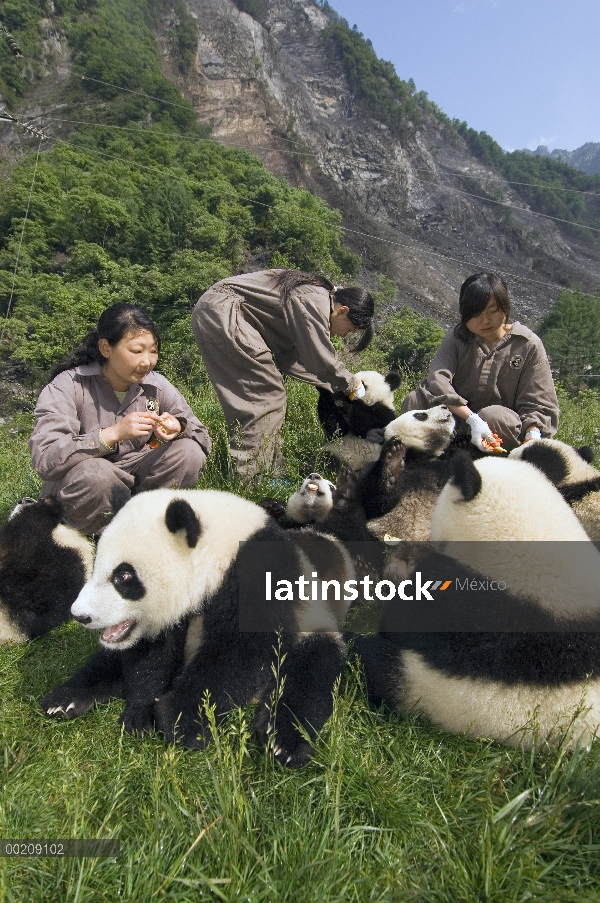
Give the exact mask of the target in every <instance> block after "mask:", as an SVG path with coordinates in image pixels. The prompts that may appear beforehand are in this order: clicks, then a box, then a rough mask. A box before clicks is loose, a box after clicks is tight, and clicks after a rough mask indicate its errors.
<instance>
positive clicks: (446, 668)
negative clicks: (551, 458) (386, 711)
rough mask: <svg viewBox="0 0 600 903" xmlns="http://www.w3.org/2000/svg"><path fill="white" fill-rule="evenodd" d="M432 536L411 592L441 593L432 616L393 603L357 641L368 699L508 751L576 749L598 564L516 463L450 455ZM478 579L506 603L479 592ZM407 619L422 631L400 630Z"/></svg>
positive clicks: (594, 653) (592, 703) (592, 706)
mask: <svg viewBox="0 0 600 903" xmlns="http://www.w3.org/2000/svg"><path fill="white" fill-rule="evenodd" d="M431 536H432V540H435V541H438V542H440V543H441V544H442V545H441V548H440V549H439V551H436V552H431V553H429V554H427V553H426V554H425V556H424V557H423V559H422V560H421V561H419V562H418V564H417V565H416V568H415V571H414V572H413V573H412V574H411V580H412V581H413V584H410V585H411V586H413V585H414V584H415V583H417V582H418V581H421V583H422V581H425V580H426V578H427V579H430V578H432V584H433V581H435V582H437V581H439V583H438V590H437V592H435V593H433V599H434V602H433V604H430V605H428V602H427V600H426V598H425V601H423V600H421V601H419V602H417V601H413V602H411V603H410V605H409V606H408V607H406V606H404V607H402V605H401V601H400V599H399V598H398V597H397V595H396V596H395V597H394V599H393V600H392V601H389V602H387V603H386V604H385V608H384V612H383V615H382V619H381V628H380V634H379V635H378V636H375V637H357V638H355V642H354V650H355V651H356V652H357V653H358V654H359V657H360V658H361V660H362V664H363V666H364V671H365V677H366V684H367V690H368V693H369V697H370V698H371V700H372V701H374V702H375V703H381V702H385V703H386V704H387V705H389V706H390V707H391V708H393V709H395V710H397V711H399V712H411V711H415V712H420V713H423V714H425V715H427V716H428V717H429V718H430V719H431V720H432V721H434V722H435V723H436V724H438V725H439V726H440V727H442V728H444V729H446V730H449V731H453V732H455V733H467V734H469V735H471V736H474V737H491V738H494V739H496V740H499V741H501V742H506V743H509V744H513V745H516V744H521V743H523V744H524V745H530V744H531V742H532V740H533V739H534V738H536V737H539V738H541V739H545V738H548V739H549V740H554V741H557V740H559V738H560V737H561V736H562V733H563V732H564V731H565V730H567V729H568V728H569V727H571V730H570V732H569V739H568V743H569V745H571V746H573V745H574V743H575V742H576V741H577V738H578V737H579V735H583V737H584V738H585V739H586V740H588V739H589V738H590V737H591V736H592V735H593V734H594V733H595V731H596V730H597V729H598V728H599V727H600V633H599V632H598V631H599V630H600V579H599V578H600V552H598V551H597V549H596V548H595V546H594V544H593V543H591V542H590V541H589V539H588V537H587V536H586V534H585V532H584V530H583V528H582V527H581V525H580V524H579V522H578V521H577V519H576V517H575V515H574V514H573V512H572V511H571V510H570V508H569V506H568V505H567V504H566V503H565V502H564V501H563V499H562V498H561V496H560V495H559V493H558V492H557V491H556V489H555V488H554V486H552V484H551V483H550V482H549V481H548V480H547V479H546V477H544V476H543V474H541V473H540V472H539V471H538V470H536V468H534V467H532V466H531V465H530V464H527V463H525V462H523V461H518V460H497V459H490V458H487V459H482V460H479V461H477V462H475V463H474V462H473V461H472V460H471V458H470V457H468V456H467V455H457V457H456V458H455V459H454V463H453V477H452V480H451V481H450V482H449V483H448V484H447V485H446V486H445V488H444V489H443V491H442V493H441V495H440V498H439V501H438V503H437V505H436V507H435V511H434V516H433V520H432V530H431ZM481 540H493V541H491V542H481ZM532 544H535V545H532ZM457 579H458V580H460V581H461V583H460V584H459V585H458V587H457V585H456V580H457ZM465 579H466V580H468V587H469V590H470V591H471V595H469V592H466V591H465V589H464V588H465ZM442 581H444V582H443V583H442ZM490 581H492V582H495V586H496V590H501V589H502V587H501V586H500V582H501V581H505V583H506V586H505V590H506V591H497V592H494V591H493V590H494V587H493V586H492V591H486V592H485V593H484V591H483V590H484V589H485V588H486V587H487V588H488V590H489V585H490ZM432 584H430V586H432ZM440 584H441V586H442V588H444V589H446V592H442V591H440V589H439V586H440ZM444 584H447V586H446V587H445V586H444ZM407 588H408V585H407ZM482 588H483V589H482ZM446 593H447V594H446ZM415 613H417V614H419V616H421V615H423V616H427V617H430V618H431V620H430V621H429V629H425V628H426V625H427V622H426V620H419V621H418V629H412V627H409V628H407V625H410V624H413V625H414V623H415V622H414V619H413V620H412V621H411V618H412V617H413V616H414V615H415ZM444 618H446V620H444ZM465 618H466V620H465ZM457 624H458V625H459V627H458V629H457ZM525 624H527V625H531V624H533V625H534V627H533V628H531V629H528V631H527V632H526V631H524V630H523V631H521V632H519V625H521V626H523V625H525ZM461 625H462V626H461ZM498 628H500V629H498Z"/></svg>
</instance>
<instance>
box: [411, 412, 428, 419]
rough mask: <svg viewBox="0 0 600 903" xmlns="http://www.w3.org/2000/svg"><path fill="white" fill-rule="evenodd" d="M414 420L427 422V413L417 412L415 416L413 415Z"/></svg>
mask: <svg viewBox="0 0 600 903" xmlns="http://www.w3.org/2000/svg"><path fill="white" fill-rule="evenodd" d="M413 417H414V418H415V420H427V417H428V414H427V411H417V413H416V414H413Z"/></svg>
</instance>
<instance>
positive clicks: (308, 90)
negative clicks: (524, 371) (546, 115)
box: [160, 0, 600, 321]
mask: <svg viewBox="0 0 600 903" xmlns="http://www.w3.org/2000/svg"><path fill="white" fill-rule="evenodd" d="M252 2H253V3H254V10H255V15H259V18H260V19H261V21H260V22H259V21H258V20H257V18H254V17H253V16H251V15H249V14H248V13H246V12H244V11H242V10H240V9H238V6H244V2H242V0H239V2H238V4H237V5H236V3H234V2H232V0H186V3H185V7H186V9H187V13H188V15H189V16H190V17H191V18H192V19H193V21H194V23H195V25H196V27H197V29H198V48H197V54H196V57H195V59H194V61H193V65H192V66H191V68H190V70H189V72H188V74H186V75H183V74H182V73H181V71H180V69H179V68H178V64H177V55H176V52H174V51H175V49H174V44H173V40H172V37H171V35H170V31H171V30H172V23H173V21H174V20H175V21H177V16H176V15H175V16H174V14H173V12H172V11H169V12H167V13H166V14H165V15H164V16H163V19H162V29H161V33H160V40H161V47H162V51H163V58H164V65H165V71H166V72H168V73H169V75H170V76H171V77H172V78H174V79H176V80H177V81H178V83H179V84H180V86H181V88H182V90H183V91H184V93H185V94H186V95H187V96H189V97H190V98H191V99H192V101H193V104H194V107H195V109H196V111H197V114H198V117H199V119H200V120H201V121H202V122H206V123H208V124H210V126H211V127H212V130H213V135H214V136H215V137H218V138H219V139H220V140H222V141H224V142H227V143H231V144H246V145H250V146H251V147H252V149H253V152H254V153H257V154H258V155H260V156H261V157H262V159H264V161H265V164H266V165H267V166H268V167H269V168H270V169H272V170H273V171H274V172H277V173H281V174H283V175H285V176H286V177H287V178H289V179H291V180H292V181H294V182H295V183H296V184H301V185H304V186H306V187H308V188H309V189H310V190H314V191H317V192H319V193H320V194H322V196H324V197H325V198H326V199H327V200H328V201H330V202H331V203H333V204H334V205H336V206H338V207H339V208H340V209H341V210H342V212H343V214H344V219H343V222H344V225H345V226H346V227H347V229H348V230H354V231H347V233H346V235H347V239H348V241H349V243H350V244H351V246H352V247H353V248H354V250H356V251H358V252H359V253H360V254H361V256H362V258H363V261H364V264H365V265H366V266H367V267H372V266H379V267H381V266H383V267H385V268H386V269H387V271H388V272H389V273H390V275H392V276H393V277H394V279H395V280H396V282H397V284H398V286H399V289H400V299H401V300H403V301H406V302H408V303H410V304H412V305H413V306H416V307H418V308H420V309H423V310H427V311H428V312H435V313H436V315H437V316H438V318H439V319H441V320H442V321H444V320H448V319H452V317H453V316H454V314H453V312H452V310H453V309H454V308H455V304H456V289H457V287H458V285H459V284H460V282H461V280H462V279H463V278H464V277H465V276H466V275H467V274H468V273H470V272H473V271H476V270H478V269H483V268H486V267H489V268H494V269H497V270H499V271H500V272H502V273H506V274H514V276H513V275H508V276H507V278H508V280H509V282H510V284H511V287H512V289H513V294H514V296H515V297H516V298H517V299H518V300H519V302H520V303H521V310H522V312H523V313H524V314H525V315H527V316H529V317H530V318H533V319H535V318H537V317H539V316H540V315H541V314H542V313H543V312H545V311H546V310H547V309H548V307H549V304H550V303H551V300H552V299H553V298H555V297H556V293H557V291H558V287H559V286H561V285H565V284H571V283H573V282H578V283H580V284H582V285H583V286H584V287H588V288H592V287H593V286H595V285H597V284H598V282H600V265H599V262H598V254H597V247H598V246H597V244H596V242H595V236H596V235H598V234H600V233H593V237H592V233H591V232H588V234H587V236H581V235H576V234H572V233H573V231H574V230H572V232H571V234H567V233H566V232H565V231H564V229H563V228H561V227H560V226H559V225H558V224H555V223H553V221H552V220H550V219H544V218H541V217H535V216H533V215H532V214H531V213H529V212H527V210H521V209H516V208H524V207H526V203H525V202H524V200H523V198H522V197H521V196H520V195H519V194H518V193H517V190H516V188H517V186H511V185H509V184H508V182H506V181H505V179H504V178H503V177H502V176H501V174H500V173H499V171H498V168H497V167H496V166H494V165H489V164H486V163H484V162H482V160H481V159H480V158H478V157H477V156H475V154H474V153H473V152H472V151H471V150H470V149H469V145H468V143H467V141H466V140H465V139H464V138H463V137H462V136H461V134H460V133H459V131H457V129H456V128H455V127H453V124H451V123H450V122H449V120H448V119H447V118H446V117H444V116H443V115H439V111H437V113H436V108H435V106H434V105H432V104H428V103H427V102H426V100H425V99H423V98H421V99H420V98H419V95H417V96H416V98H415V100H414V102H413V104H412V106H413V107H415V108H417V113H418V118H419V119H420V122H418V123H417V124H416V125H415V123H414V121H411V118H410V116H407V117H406V121H405V123H404V129H403V130H402V131H401V130H399V129H394V128H393V126H392V125H391V124H388V123H386V122H385V121H381V119H382V118H385V117H382V116H381V115H379V117H378V118H375V116H372V115H369V108H370V104H369V100H368V98H367V99H366V100H365V98H363V97H361V96H360V92H359V91H358V90H357V80H358V78H360V73H358V76H357V77H355V78H354V80H353V78H352V72H349V67H348V64H347V60H346V59H345V58H344V55H343V51H341V50H340V47H339V42H336V41H335V40H333V39H332V36H331V30H332V28H333V27H335V26H336V25H339V21H338V19H337V17H336V16H335V15H332V13H331V12H327V11H326V10H323V9H321V8H320V7H319V5H318V4H316V3H314V2H311V0H269V2H268V3H267V2H266V0H262V2H261V3H259V0H252ZM251 5H252V4H251V3H249V2H248V0H246V6H247V8H250V7H251ZM259 8H260V14H258V13H257V12H256V10H257V9H259ZM348 31H349V30H348ZM353 82H354V83H353ZM380 84H381V86H382V90H383V91H387V82H385V83H384V80H383V79H381V77H380ZM419 101H420V102H419ZM371 106H372V104H371ZM376 112H377V111H376ZM414 118H416V117H413V120H414ZM474 134H475V133H474ZM293 142H296V143H295V144H294V143H293ZM294 151H296V152H294ZM552 175H553V174H552ZM557 184H558V185H560V183H557ZM542 191H543V190H542ZM473 195H475V197H473ZM484 198H485V199H487V200H482V199H484ZM499 201H502V202H505V204H506V205H513V206H505V205H503V204H500V203H498V202H499ZM494 202H496V203H494ZM538 209H539V208H538ZM564 218H567V217H564ZM357 233H368V234H369V235H376V236H377V237H378V238H379V239H380V240H379V241H374V240H373V239H370V238H368V237H365V236H363V235H359V234H357ZM590 238H591V240H590ZM442 255H443V256H442Z"/></svg>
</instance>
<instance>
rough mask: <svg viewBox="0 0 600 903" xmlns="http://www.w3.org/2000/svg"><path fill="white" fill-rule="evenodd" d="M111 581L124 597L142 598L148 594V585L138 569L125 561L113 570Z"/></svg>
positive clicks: (133, 599)
mask: <svg viewBox="0 0 600 903" xmlns="http://www.w3.org/2000/svg"><path fill="white" fill-rule="evenodd" d="M110 582H111V583H112V585H113V586H114V588H115V589H116V591H117V592H118V593H119V595H120V596H123V598H124V599H131V600H132V601H135V600H136V599H141V598H142V596H145V595H146V587H145V586H144V584H143V583H142V581H141V580H140V578H139V577H138V575H137V571H136V569H135V568H134V566H133V565H132V564H128V563H127V562H126V561H124V562H123V563H122V564H119V565H117V567H116V568H115V569H114V571H113V572H112V575H111V578H110Z"/></svg>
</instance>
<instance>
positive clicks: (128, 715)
mask: <svg viewBox="0 0 600 903" xmlns="http://www.w3.org/2000/svg"><path fill="white" fill-rule="evenodd" d="M119 721H120V722H121V724H122V725H123V728H124V730H125V731H126V733H128V734H148V733H150V731H152V730H154V703H150V704H149V705H137V706H132V705H128V706H126V707H125V710H124V712H123V714H122V715H121V717H120V719H119Z"/></svg>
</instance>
